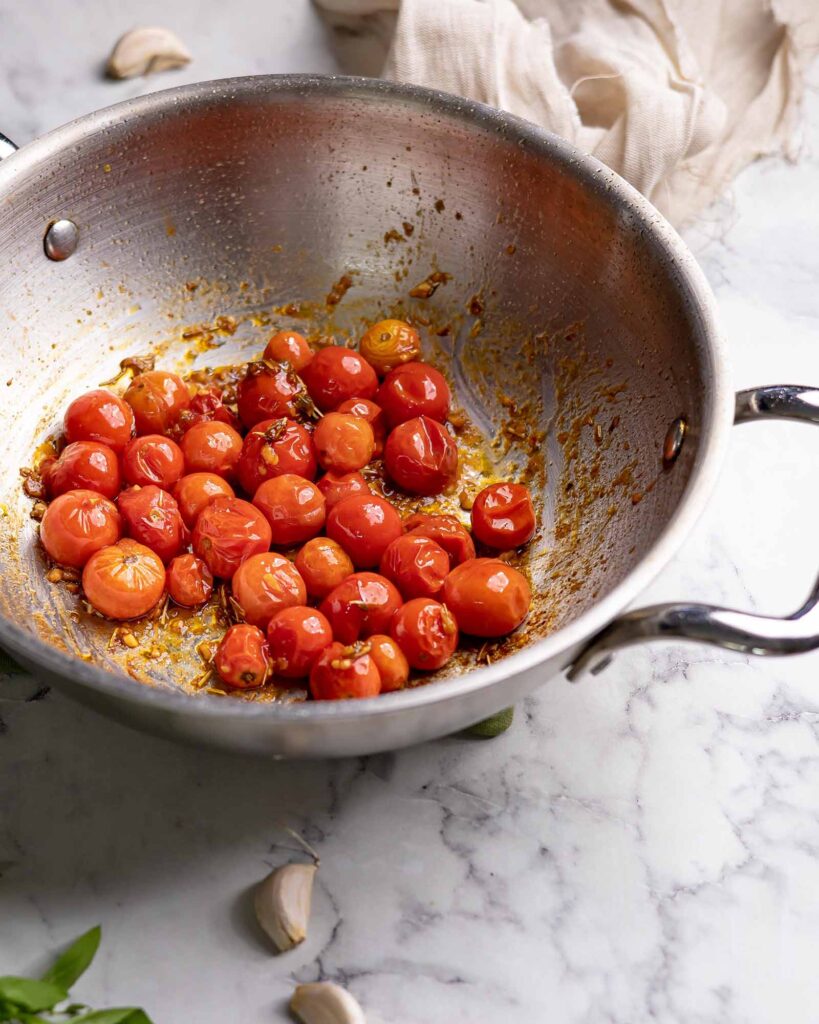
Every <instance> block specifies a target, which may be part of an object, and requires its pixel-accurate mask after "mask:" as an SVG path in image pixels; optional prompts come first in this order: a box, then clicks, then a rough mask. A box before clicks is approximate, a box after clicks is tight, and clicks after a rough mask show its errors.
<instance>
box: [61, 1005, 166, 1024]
mask: <svg viewBox="0 0 819 1024" xmlns="http://www.w3.org/2000/svg"><path fill="white" fill-rule="evenodd" d="M71 1024H151V1019H150V1017H148V1016H147V1014H145V1012H144V1011H143V1010H138V1009H136V1008H135V1007H133V1006H121V1007H118V1008H117V1009H113V1010H93V1011H92V1012H91V1013H86V1014H85V1015H84V1016H83V1017H75V1018H74V1019H73V1020H72V1022H71Z"/></svg>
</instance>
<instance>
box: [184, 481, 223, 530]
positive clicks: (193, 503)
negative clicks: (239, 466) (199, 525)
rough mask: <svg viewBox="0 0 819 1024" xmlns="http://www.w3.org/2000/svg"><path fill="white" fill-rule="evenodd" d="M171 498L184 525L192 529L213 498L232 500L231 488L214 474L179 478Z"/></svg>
mask: <svg viewBox="0 0 819 1024" xmlns="http://www.w3.org/2000/svg"><path fill="white" fill-rule="evenodd" d="M173 496H174V497H175V498H176V501H177V504H178V505H179V511H180V512H181V513H182V518H183V519H184V520H185V525H186V526H188V527H189V528H191V529H193V525H194V523H195V522H196V517H197V516H198V515H199V513H200V512H201V511H202V509H203V508H207V506H208V505H209V504H210V503H211V502H212V501H213V499H214V498H233V497H235V494H234V493H233V488H232V487H231V486H230V484H229V483H228V482H227V480H225V479H224V477H221V476H217V475H216V474H215V473H188V474H186V475H185V476H183V477H181V478H180V480H179V482H178V483H177V485H176V487H174V489H173Z"/></svg>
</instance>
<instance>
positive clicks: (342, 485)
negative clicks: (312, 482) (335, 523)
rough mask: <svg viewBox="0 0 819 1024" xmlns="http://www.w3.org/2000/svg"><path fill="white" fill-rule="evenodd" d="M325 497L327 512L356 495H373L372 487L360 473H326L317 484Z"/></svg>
mask: <svg viewBox="0 0 819 1024" xmlns="http://www.w3.org/2000/svg"><path fill="white" fill-rule="evenodd" d="M316 486H317V487H318V489H319V490H320V491H321V493H322V494H323V495H324V500H325V502H326V503H327V511H328V513H329V511H330V509H331V508H333V507H334V506H335V505H337V504H338V503H339V502H340V501H343V500H344V499H345V498H351V497H352V496H353V495H354V494H372V491H371V490H370V485H369V484H368V483H367V481H366V480H365V479H364V477H363V476H362V475H361V474H360V473H332V472H330V473H325V474H324V476H323V477H322V478H321V479H320V480H319V482H318V483H317V484H316Z"/></svg>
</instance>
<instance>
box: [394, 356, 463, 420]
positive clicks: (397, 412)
mask: <svg viewBox="0 0 819 1024" xmlns="http://www.w3.org/2000/svg"><path fill="white" fill-rule="evenodd" d="M450 399H451V396H450V392H449V385H448V384H447V382H446V380H445V379H444V376H443V374H442V373H439V372H438V370H436V369H435V367H434V366H429V365H428V364H427V363H405V364H404V365H403V366H397V367H396V368H395V369H394V370H390V372H389V373H388V374H387V376H386V377H385V378H384V383H383V384H382V385H381V387H380V388H379V389H378V396H377V398H376V401H377V402H378V404H379V405H380V406H381V408H382V409H383V410H384V415H385V416H386V417H387V423H389V425H390V427H391V428H392V427H397V426H398V424H399V423H405V422H406V421H407V420H411V419H415V417H416V416H429V418H430V419H432V420H437V421H438V422H439V423H446V418H447V416H448V415H449V403H450Z"/></svg>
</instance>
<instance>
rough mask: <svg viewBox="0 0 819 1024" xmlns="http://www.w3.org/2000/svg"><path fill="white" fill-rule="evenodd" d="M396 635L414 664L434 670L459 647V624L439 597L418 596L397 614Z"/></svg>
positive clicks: (394, 628)
mask: <svg viewBox="0 0 819 1024" xmlns="http://www.w3.org/2000/svg"><path fill="white" fill-rule="evenodd" d="M391 633H392V638H393V640H395V642H396V643H397V644H398V646H399V647H400V648H401V650H402V651H403V652H404V657H405V658H406V659H407V661H408V662H409V663H410V665H411V666H412V667H413V668H417V669H420V670H421V671H422V672H432V671H434V670H435V669H438V668H441V667H442V666H443V665H446V663H447V662H448V661H449V659H450V658H451V657H452V655H453V654H454V653H455V651H456V650H457V647H458V624H457V622H456V621H455V618H454V616H453V615H452V612H451V611H450V610H449V609H448V608H447V607H446V605H443V604H441V603H440V602H439V601H433V600H432V599H431V598H428V597H416V598H414V599H413V600H412V601H407V603H406V604H405V605H402V606H401V607H400V608H399V609H398V611H397V612H396V613H395V615H394V616H393V620H392V626H391Z"/></svg>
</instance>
